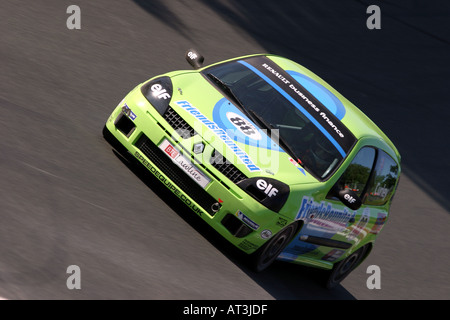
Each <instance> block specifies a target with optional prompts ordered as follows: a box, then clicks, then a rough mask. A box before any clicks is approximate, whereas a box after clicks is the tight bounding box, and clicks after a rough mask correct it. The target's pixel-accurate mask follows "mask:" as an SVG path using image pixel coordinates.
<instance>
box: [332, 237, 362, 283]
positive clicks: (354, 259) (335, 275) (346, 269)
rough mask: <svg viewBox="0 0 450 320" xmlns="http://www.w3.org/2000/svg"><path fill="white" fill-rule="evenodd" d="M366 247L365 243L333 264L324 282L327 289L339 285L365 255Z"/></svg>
mask: <svg viewBox="0 0 450 320" xmlns="http://www.w3.org/2000/svg"><path fill="white" fill-rule="evenodd" d="M367 249H368V246H367V245H366V246H364V247H361V248H359V249H358V250H356V251H355V252H353V253H352V254H351V255H349V256H348V257H347V258H345V259H344V260H342V261H340V262H338V263H337V264H335V265H334V267H333V269H332V270H331V271H330V272H329V274H328V277H327V279H326V282H325V286H326V287H327V289H333V288H335V287H336V286H337V285H339V283H341V281H342V280H344V279H345V278H346V277H347V276H348V275H349V274H350V273H351V272H352V271H353V270H354V269H355V268H356V267H357V266H358V265H359V264H360V263H361V261H362V260H363V259H364V258H365V257H366V252H367Z"/></svg>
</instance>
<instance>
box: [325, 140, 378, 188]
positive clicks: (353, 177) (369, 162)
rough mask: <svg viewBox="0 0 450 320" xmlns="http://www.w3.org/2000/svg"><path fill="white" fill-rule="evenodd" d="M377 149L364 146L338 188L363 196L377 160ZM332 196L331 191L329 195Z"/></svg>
mask: <svg viewBox="0 0 450 320" xmlns="http://www.w3.org/2000/svg"><path fill="white" fill-rule="evenodd" d="M375 155H376V152H375V149H374V148H372V147H364V148H362V149H361V150H359V152H358V154H357V155H356V156H355V158H354V159H353V161H352V163H350V165H349V166H348V168H347V169H346V170H345V172H344V173H343V174H342V176H341V178H340V179H339V181H338V182H337V184H336V187H337V189H338V190H345V189H350V190H353V191H354V192H356V194H357V195H358V196H359V197H361V196H362V193H363V192H364V189H365V188H366V185H367V183H368V181H369V178H370V173H371V171H372V168H373V163H374V161H375ZM330 196H332V192H330V194H329V196H328V197H330Z"/></svg>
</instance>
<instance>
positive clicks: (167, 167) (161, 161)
mask: <svg viewBox="0 0 450 320" xmlns="http://www.w3.org/2000/svg"><path fill="white" fill-rule="evenodd" d="M135 145H136V147H137V148H138V149H139V150H141V151H142V153H143V154H145V155H146V156H147V158H148V159H149V160H150V161H151V162H153V163H154V164H155V166H156V167H158V169H159V170H160V171H162V172H163V173H164V174H165V175H166V176H167V177H168V178H169V179H170V180H172V181H173V182H174V183H175V184H176V185H177V186H178V187H179V188H180V189H181V190H182V191H183V192H184V193H186V194H188V195H189V196H190V197H191V198H192V199H193V200H194V201H195V202H196V203H197V204H198V205H199V206H200V207H202V208H203V210H205V211H206V212H208V213H209V214H210V215H211V216H213V215H214V213H215V212H214V211H213V210H212V209H211V206H212V205H213V204H215V203H217V200H216V199H214V198H213V197H212V196H211V195H209V194H208V193H207V192H206V191H205V190H204V189H203V188H202V187H201V186H199V185H198V184H197V183H196V182H195V181H194V180H192V179H191V178H189V176H187V175H186V173H185V172H184V171H183V170H181V169H180V168H179V167H178V166H177V165H176V164H175V163H173V162H172V161H171V160H170V159H169V158H168V157H167V156H166V155H165V154H164V152H163V151H162V150H161V149H159V148H158V147H157V146H156V145H155V144H154V143H153V142H152V141H150V139H148V138H147V136H146V135H145V134H142V135H141V137H140V138H139V140H138V141H137V142H136V144H135ZM185 203H186V204H188V203H187V202H186V201H185Z"/></svg>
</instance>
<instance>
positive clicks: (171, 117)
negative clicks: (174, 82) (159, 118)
mask: <svg viewBox="0 0 450 320" xmlns="http://www.w3.org/2000/svg"><path fill="white" fill-rule="evenodd" d="M164 119H165V120H166V121H167V122H168V123H169V124H170V126H171V127H172V128H173V129H174V130H175V131H176V132H177V133H178V134H179V135H180V136H181V137H182V138H183V139H188V138H191V137H193V136H195V135H196V134H197V132H195V130H194V128H192V127H191V126H190V125H189V124H188V123H187V122H186V121H185V120H184V119H183V118H182V117H181V116H180V115H179V114H178V113H177V112H176V111H175V110H174V109H173V108H172V107H170V106H169V108H168V109H167V111H166V112H165V113H164Z"/></svg>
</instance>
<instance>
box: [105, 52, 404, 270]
mask: <svg viewBox="0 0 450 320" xmlns="http://www.w3.org/2000/svg"><path fill="white" fill-rule="evenodd" d="M258 59H260V60H258ZM260 61H262V62H263V63H262V64H264V65H265V67H264V68H265V69H264V68H263V67H258V65H257V63H259V62H260ZM247 62H248V63H247ZM238 63H240V64H241V65H240V66H239V67H242V66H244V67H245V68H248V69H249V70H251V71H252V72H254V73H255V77H261V79H264V81H266V83H265V84H266V86H267V87H269V88H270V89H274V88H275V89H276V90H278V91H279V93H280V94H281V95H283V96H285V97H286V99H287V101H292V103H293V104H295V105H297V106H298V108H302V107H301V105H303V108H304V109H307V107H308V106H311V107H312V109H310V110H306V111H307V112H309V113H310V115H307V116H308V117H309V119H311V121H312V122H314V123H315V121H316V120H314V119H312V118H311V116H318V115H319V111H318V110H319V107H317V108H316V106H317V105H320V108H321V110H320V112H322V111H325V112H326V113H327V115H328V114H330V115H331V114H332V113H333V114H334V116H333V119H332V120H330V119H331V116H330V117H327V116H325V114H322V113H320V114H321V115H322V118H323V119H324V121H327V122H323V123H322V126H323V127H324V126H325V127H326V126H329V127H330V128H331V129H330V128H326V130H328V132H330V133H327V132H326V130H323V128H322V129H321V130H322V132H324V134H326V135H327V136H330V135H331V136H332V137H331V138H330V139H332V140H333V139H334V140H338V138H339V134H341V132H345V133H347V132H349V133H350V134H351V136H352V138H351V139H352V140H349V141H350V142H349V143H347V144H348V147H347V146H345V145H344V144H342V148H341V147H340V145H339V143H335V146H336V148H338V149H341V151H340V152H341V156H342V158H339V159H340V160H339V161H338V163H336V164H335V165H334V167H330V168H331V170H329V172H328V173H326V174H324V175H323V176H321V175H320V174H317V172H313V171H311V170H309V168H308V167H307V166H305V167H303V166H302V165H303V163H302V162H301V159H296V158H295V157H293V155H292V153H289V152H288V151H287V150H286V148H283V146H282V144H281V143H279V141H278V140H277V139H276V137H274V136H272V135H271V136H270V138H268V133H267V130H264V129H263V128H261V126H259V125H258V123H257V122H256V121H254V119H252V118H250V117H245V119H244V117H243V116H242V115H243V114H244V113H243V112H242V111H241V110H240V109H239V106H238V105H237V102H236V101H234V100H233V99H231V98H230V95H227V94H226V93H224V90H221V88H220V86H218V85H217V84H216V83H215V82H214V81H213V80H212V78H209V77H208V76H207V75H208V72H209V70H213V71H214V70H216V69H215V68H217V67H221V66H226V65H230V66H232V65H233V64H238ZM250 64H251V65H250ZM258 68H259V69H258ZM277 71H280V72H277ZM263 73H265V75H264V74H263ZM269 73H271V75H270V74H269ZM270 77H272V78H270ZM255 79H256V78H255ZM299 81H300V82H301V84H302V89H301V90H303V92H307V93H308V94H307V95H306V96H305V95H303V94H301V93H300V94H299V90H297V88H298V87H300V82H299ZM288 91H289V92H288ZM150 94H151V95H153V98H152V97H149V95H150ZM296 94H297V95H298V96H295V95H296ZM314 94H317V95H319V96H320V95H321V96H320V97H318V100H319V102H317V101H316V100H313V99H312V98H310V97H311V96H314ZM308 98H309V99H308ZM296 101H297V102H296ZM311 101H316V102H311ZM305 102H306V103H305ZM307 103H309V105H308V104H307ZM336 106H337V107H336ZM167 108H170V112H171V115H168V113H169V111H167V110H168V109H167ZM314 108H316V109H314ZM333 108H334V109H333ZM315 112H317V113H318V115H315V114H313V113H315ZM304 113H305V112H304ZM174 119H175V120H174ZM230 119H231V120H230ZM227 120H228V121H231V122H232V123H231V124H232V125H234V127H236V130H237V131H239V130H240V132H237V131H236V132H237V134H236V136H239V135H240V136H241V137H242V132H244V133H245V134H247V133H248V132H251V133H252V134H253V136H252V137H253V138H254V137H256V140H258V139H259V140H258V143H259V144H258V143H251V141H250V143H249V139H250V140H251V139H252V137H250V138H248V137H246V136H244V137H245V138H246V139H240V138H239V137H236V136H233V134H230V133H229V131H227V129H230V128H231V127H230V126H229V124H230V123H228V122H227ZM241 120H242V121H241ZM233 121H234V122H233ZM239 121H241V123H239ZM317 121H319V122H320V121H322V119H321V118H318V120H317ZM333 122H334V123H333ZM174 123H177V126H179V127H180V128H181V129H183V130H180V128H178V129H175V128H174V127H173V126H174ZM225 123H226V124H227V125H228V126H227V125H225ZM233 123H234V124H233ZM236 124H237V125H236ZM239 124H243V126H241V127H239ZM286 127H287V126H286ZM333 130H334V131H333ZM189 131H190V132H191V134H189ZM297 131H298V132H297ZM297 131H295V132H296V133H295V134H298V135H299V136H301V130H300V129H299V130H297ZM104 134H105V135H106V136H108V137H110V140H111V139H112V140H114V141H115V142H116V143H117V144H119V145H121V146H123V147H124V149H125V150H126V151H128V152H129V154H131V155H132V156H133V157H134V158H136V159H137V160H138V161H139V162H140V163H141V164H142V165H143V166H144V167H146V168H147V169H148V170H149V172H151V173H152V174H153V175H154V176H155V177H156V178H157V179H158V180H159V181H160V182H161V183H162V184H163V185H165V186H166V187H167V188H169V190H171V191H172V192H173V193H174V195H175V196H177V197H178V198H180V200H181V201H182V202H184V203H185V204H186V205H187V206H188V207H189V208H191V209H192V211H193V212H194V213H195V214H197V215H199V216H200V217H201V218H202V219H203V220H204V221H206V222H207V223H208V224H209V225H210V226H211V227H213V228H214V229H215V230H216V231H217V232H218V233H220V234H221V235H222V236H223V237H224V238H226V239H227V240H228V241H229V242H231V243H232V244H233V245H235V246H236V247H238V248H240V249H241V250H242V251H244V252H246V253H248V254H251V253H254V252H255V251H257V250H258V249H259V248H260V247H262V246H263V245H264V244H265V243H266V242H267V241H269V239H270V238H271V237H273V236H275V235H276V234H277V233H278V232H280V231H281V230H283V229H284V228H285V227H286V226H288V225H290V224H296V227H297V229H296V230H297V231H296V234H295V236H294V237H293V239H292V240H291V241H290V243H289V244H288V245H287V246H286V247H285V248H284V250H283V251H282V252H281V254H280V255H279V256H278V259H279V260H283V261H290V262H293V263H299V264H306V265H309V266H314V267H319V268H323V269H332V268H333V265H334V264H335V263H337V262H339V261H341V260H343V259H344V258H345V257H348V256H349V255H350V254H352V253H353V252H355V251H356V250H358V249H359V248H361V247H363V246H365V245H370V246H372V244H373V243H374V241H375V239H376V237H377V235H378V234H379V232H380V230H381V229H382V227H383V225H384V224H385V223H386V221H387V218H388V213H389V208H390V205H391V201H392V196H393V194H394V193H395V189H396V187H397V184H398V177H399V176H400V155H399V152H398V151H397V149H396V148H395V146H394V145H393V143H392V142H391V141H390V140H389V139H388V138H387V137H386V135H385V134H384V133H383V132H382V131H381V130H380V129H379V128H378V127H377V126H376V125H375V124H374V123H373V122H372V121H371V120H370V119H369V118H368V117H367V116H365V115H364V114H363V112H361V111H360V110H359V109H358V108H357V107H355V106H354V105H353V104H352V103H350V102H349V101H348V100H347V99H345V98H344V97H343V96H342V95H341V94H339V93H338V92H337V91H336V90H334V89H333V88H332V87H331V86H330V85H328V84H327V83H326V82H325V81H323V80H322V79H321V78H320V77H318V76H317V75H315V74H314V73H312V72H311V71H310V70H308V69H306V68H304V67H303V66H301V65H299V64H297V63H295V62H292V61H290V60H288V59H286V58H283V57H280V56H275V55H250V56H245V57H239V58H235V59H230V60H227V61H222V62H219V63H216V64H212V65H209V66H207V67H201V68H198V69H197V70H181V71H175V72H170V73H167V74H163V75H159V76H157V77H154V78H152V79H149V80H148V81H145V82H143V83H141V84H139V85H138V86H137V87H135V88H134V89H133V90H132V91H131V92H130V93H129V94H128V95H127V96H126V97H125V98H124V99H123V101H121V102H120V103H119V104H118V106H117V107H116V108H115V109H114V111H113V112H112V114H111V115H110V117H109V119H108V120H107V122H106V125H105V129H104ZM334 134H336V138H333V135H334ZM347 135H349V134H347ZM341 136H342V135H341ZM247 138H248V139H247ZM262 141H264V143H262ZM364 148H366V149H367V148H369V149H370V150H369V151H367V150H366V149H365V151H367V154H372V153H373V154H374V156H373V157H374V164H373V168H372V170H371V171H370V172H371V173H370V175H368V176H367V179H368V182H367V186H366V189H365V191H366V194H365V195H364V196H363V195H361V198H362V199H361V201H362V204H361V205H360V207H359V208H354V209H351V208H350V207H351V206H350V207H349V205H347V204H344V202H343V201H342V199H341V198H340V197H338V196H336V193H333V192H334V191H333V192H332V190H336V188H337V185H339V183H340V181H341V180H342V179H343V178H342V177H343V175H344V174H345V173H346V172H347V171H349V170H350V169H349V168H350V167H351V166H352V164H354V163H355V161H356V160H355V159H356V157H357V156H358V154H359V153H360V151H361V150H362V149H364ZM215 150H217V151H219V156H220V154H221V155H222V160H224V161H225V159H227V160H229V162H231V164H227V165H226V166H222V167H220V166H215V165H213V164H212V160H211V159H212V158H214V157H215V156H216V155H217V154H216V153H215ZM372 150H373V152H372ZM381 154H383V155H384V158H387V159H388V160H387V162H386V163H384V160H383V159H384V158H383V157H382V156H381ZM382 158H383V159H382ZM294 159H295V160H294ZM364 159H367V157H366V158H364ZM381 161H383V163H382V164H380V163H379V162H381ZM219 162H220V161H219ZM357 162H358V161H357ZM222 163H223V162H222ZM359 164H360V163H359V162H358V163H357V164H356V165H355V167H358V166H359ZM384 164H386V165H387V164H390V165H391V167H392V168H393V169H392V170H393V171H391V174H390V175H389V177H387V178H386V177H385V179H384V180H383V182H382V181H381V180H378V181H375V180H376V177H374V176H375V175H376V174H374V173H373V172H374V171H375V168H376V167H377V166H378V167H379V168H381V169H380V170H382V169H383V165H384ZM352 168H353V167H352ZM366 171H367V170H366ZM230 172H231V173H230ZM366 174H368V172H366ZM388 178H390V180H389V179H388ZM380 179H381V178H380ZM370 181H372V182H371V183H372V184H373V185H374V186H372V187H371V186H369V182H370ZM386 181H390V182H386ZM386 183H388V187H386ZM383 186H384V188H383ZM346 188H347V189H352V187H351V186H346ZM371 188H372V189H371ZM369 189H370V190H372V191H373V190H378V191H379V190H381V192H369V191H370V190H369ZM354 191H355V192H359V191H360V190H358V188H356V189H355V190H354ZM352 195H353V194H352ZM346 197H347V198H351V196H348V195H346ZM368 199H369V200H368ZM370 199H371V200H370ZM278 200H279V201H278Z"/></svg>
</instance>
